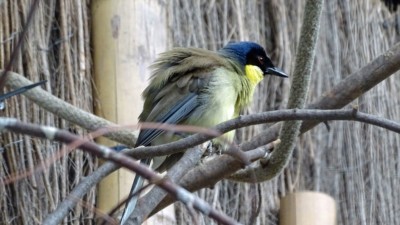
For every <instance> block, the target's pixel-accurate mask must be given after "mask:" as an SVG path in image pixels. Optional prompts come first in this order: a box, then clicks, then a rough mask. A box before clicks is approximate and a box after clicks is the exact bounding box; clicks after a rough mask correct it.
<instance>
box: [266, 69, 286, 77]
mask: <svg viewBox="0 0 400 225" xmlns="http://www.w3.org/2000/svg"><path fill="white" fill-rule="evenodd" d="M265 74H270V75H275V76H279V77H289V76H288V75H286V73H285V72H283V71H282V70H281V69H279V68H276V67H268V68H267V70H266V71H265Z"/></svg>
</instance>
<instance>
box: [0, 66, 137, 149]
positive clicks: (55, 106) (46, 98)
mask: <svg viewBox="0 0 400 225" xmlns="http://www.w3.org/2000/svg"><path fill="white" fill-rule="evenodd" d="M1 72H2V70H0V73H1ZM31 84H32V82H31V81H30V80H28V79H26V78H25V77H23V76H22V75H19V74H17V73H14V72H7V82H6V85H7V86H9V87H11V88H14V89H17V88H20V87H24V86H27V85H31ZM23 95H24V96H25V97H27V98H28V99H30V100H31V101H33V102H35V103H36V104H37V105H39V106H40V107H42V108H44V109H45V110H47V111H49V112H52V113H54V114H55V115H57V116H59V117H61V118H63V119H65V120H67V121H69V122H71V123H74V124H77V125H79V126H81V127H83V128H85V129H87V130H89V131H95V130H98V129H100V128H105V127H117V125H116V124H114V123H111V122H109V121H107V120H105V119H103V118H100V117H97V116H95V115H93V114H91V113H88V112H85V111H84V110H82V109H79V108H77V107H75V106H73V105H71V104H69V103H67V102H65V101H63V100H61V99H59V98H57V97H55V96H53V95H52V94H50V93H48V92H47V91H44V90H43V89H41V88H34V89H32V90H29V91H27V92H25V93H23ZM105 136H106V137H108V138H110V139H112V140H114V141H117V142H119V143H123V144H125V145H128V146H134V145H135V141H136V138H137V136H136V135H134V134H133V133H132V132H130V131H126V130H119V131H113V132H111V133H109V134H107V135H105Z"/></svg>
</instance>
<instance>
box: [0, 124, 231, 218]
mask: <svg viewBox="0 0 400 225" xmlns="http://www.w3.org/2000/svg"><path fill="white" fill-rule="evenodd" d="M5 131H8V132H10V131H11V132H15V133H20V134H28V135H31V136H35V137H40V138H45V139H47V140H57V141H62V142H64V143H67V144H71V145H72V146H73V147H79V148H80V149H82V150H84V151H86V152H89V153H91V154H94V155H96V156H97V157H101V158H103V159H106V160H109V161H112V162H114V163H117V164H118V165H120V166H123V167H126V168H128V169H130V170H131V171H134V172H136V173H137V174H140V175H141V176H143V177H144V178H146V179H147V180H149V181H150V182H151V183H154V184H156V185H158V186H160V187H162V188H163V189H164V190H165V191H167V192H168V193H169V194H171V195H173V196H174V197H175V198H176V199H178V200H180V201H182V202H183V203H184V204H186V205H188V207H193V208H195V209H197V210H198V211H200V212H201V213H203V214H205V215H207V216H209V217H210V218H213V219H215V220H216V221H218V222H219V223H221V224H239V223H238V222H236V221H235V220H233V219H232V218H230V217H228V216H227V215H225V214H223V213H220V212H218V211H216V210H215V209H213V208H211V206H210V205H209V204H208V203H206V202H205V201H204V200H202V199H200V198H198V197H196V196H195V195H192V194H191V193H190V192H188V191H187V190H185V189H183V188H181V187H179V186H177V185H176V184H174V183H173V182H171V181H170V180H169V179H163V177H162V176H160V175H158V174H157V173H155V172H153V171H152V170H151V169H149V168H148V167H146V166H144V165H142V164H141V163H139V162H136V161H135V160H134V159H132V158H130V157H126V155H125V154H123V153H118V152H116V151H113V150H111V149H109V148H106V147H104V146H100V145H97V144H96V143H93V142H89V141H87V140H85V139H82V138H81V137H79V136H76V135H73V134H71V133H69V132H67V131H63V130H58V129H56V128H54V127H44V126H38V125H34V124H28V123H23V122H20V121H18V120H16V119H11V118H0V132H5ZM76 200H78V199H76ZM59 207H60V206H58V207H57V209H56V210H55V211H54V212H53V213H50V214H49V215H48V216H47V217H46V218H45V220H44V221H43V224H48V225H50V224H59V223H60V222H61V221H62V220H63V218H64V216H62V215H60V213H58V210H60V211H63V210H69V209H70V208H66V209H60V208H59Z"/></svg>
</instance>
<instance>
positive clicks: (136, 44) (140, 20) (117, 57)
mask: <svg viewBox="0 0 400 225" xmlns="http://www.w3.org/2000/svg"><path fill="white" fill-rule="evenodd" d="M91 10H92V28H93V30H92V37H93V52H94V57H93V60H94V71H95V76H94V80H95V85H96V88H95V99H94V102H95V106H96V107H95V108H96V114H97V115H99V116H101V117H104V118H106V119H108V120H110V121H113V122H115V123H117V124H120V125H128V124H136V123H137V118H138V116H139V114H140V112H141V111H142V104H143V103H142V99H141V92H142V91H143V89H144V88H145V87H146V85H147V80H148V77H149V74H150V71H149V69H148V66H149V65H150V63H151V62H152V61H153V60H154V59H155V58H156V56H157V54H158V53H160V52H163V51H165V50H166V46H167V32H166V30H167V23H166V21H167V19H166V6H165V5H163V3H162V2H161V1H157V0H135V1H132V0H93V1H92V5H91ZM99 141H100V142H101V143H102V144H105V145H108V146H112V145H115V143H113V142H111V141H109V140H105V139H101V140H99ZM133 177H134V175H133V174H132V173H131V172H129V171H126V170H123V169H121V170H118V171H116V172H114V173H113V174H111V175H110V176H108V177H107V178H106V179H104V180H103V181H102V182H101V183H100V186H99V195H98V204H97V205H98V208H99V209H100V210H101V211H103V212H108V211H109V210H110V209H112V208H113V207H115V206H116V205H117V204H118V202H119V201H120V200H121V199H123V198H125V197H127V196H128V194H129V191H130V186H131V184H132V181H133Z"/></svg>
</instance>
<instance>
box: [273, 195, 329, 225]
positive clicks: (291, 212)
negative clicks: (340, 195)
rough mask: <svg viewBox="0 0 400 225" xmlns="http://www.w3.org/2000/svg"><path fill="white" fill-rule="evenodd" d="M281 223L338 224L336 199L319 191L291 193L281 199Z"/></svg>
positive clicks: (283, 224)
mask: <svg viewBox="0 0 400 225" xmlns="http://www.w3.org/2000/svg"><path fill="white" fill-rule="evenodd" d="M279 218H280V224H281V225H320V224H324V225H336V204H335V200H334V199H333V198H332V197H330V196H329V195H327V194H324V193H319V192H296V193H290V194H288V195H286V196H285V197H283V198H282V199H281V210H280V213H279Z"/></svg>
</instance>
